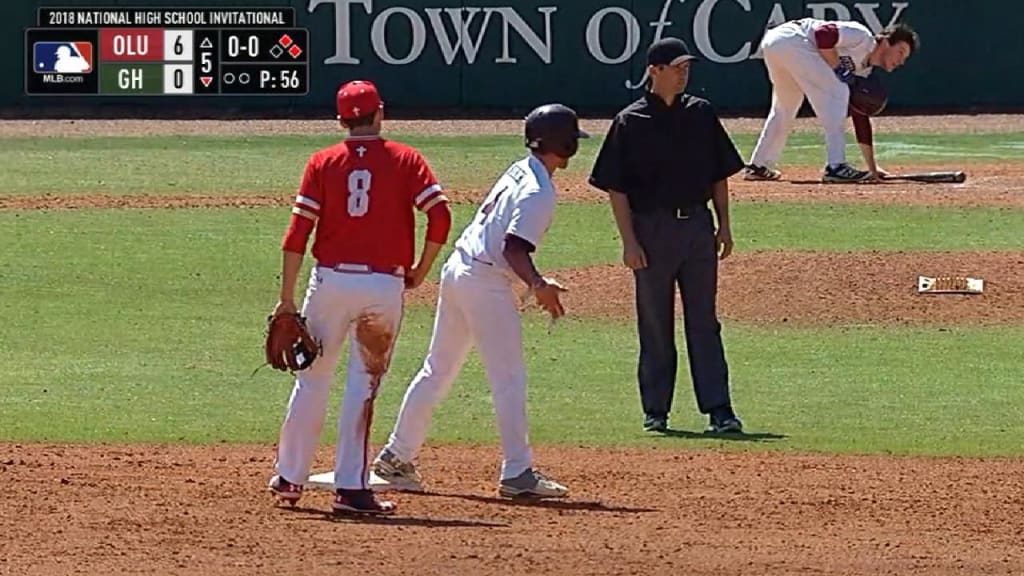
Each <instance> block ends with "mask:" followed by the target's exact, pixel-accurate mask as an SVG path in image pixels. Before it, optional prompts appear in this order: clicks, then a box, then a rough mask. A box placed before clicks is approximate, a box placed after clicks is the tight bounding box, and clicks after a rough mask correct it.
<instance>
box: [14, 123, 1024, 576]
mask: <svg viewBox="0 0 1024 576" xmlns="http://www.w3.org/2000/svg"><path fill="white" fill-rule="evenodd" d="M760 126H761V120H760V119H731V120H728V121H727V128H728V130H729V131H730V133H731V134H732V135H733V136H734V138H735V140H736V142H737V144H738V146H739V148H740V151H741V153H742V154H743V156H744V157H747V156H748V154H749V152H750V150H751V148H752V147H753V144H754V140H755V138H756V135H757V131H758V130H759V129H760ZM606 127H607V121H604V120H600V119H592V120H587V121H585V122H584V128H586V129H588V130H589V131H590V132H591V133H592V134H594V135H595V136H597V137H596V138H594V139H591V140H589V141H585V142H583V147H582V148H581V152H580V154H579V155H578V156H577V157H576V158H575V159H574V160H573V161H572V164H571V166H570V168H569V169H568V171H566V172H564V173H559V174H558V175H557V176H556V183H557V185H558V187H559V191H560V194H561V201H560V204H559V206H558V209H557V212H556V215H555V223H554V225H553V226H552V228H551V230H550V233H549V235H548V236H547V238H546V239H545V243H544V245H543V246H542V247H541V249H540V252H539V257H538V264H539V266H540V267H541V269H542V270H543V271H544V272H545V273H546V274H547V275H548V276H552V277H554V278H556V279H558V280H559V281H561V282H562V283H563V284H565V285H566V286H567V287H568V288H569V292H568V293H567V294H566V297H565V303H566V306H567V310H568V314H569V316H568V317H567V318H566V319H564V320H563V321H562V322H560V323H558V324H557V325H555V326H554V327H553V328H552V329H550V330H549V326H548V322H547V319H546V317H545V316H543V314H542V313H541V312H540V311H539V310H537V309H536V308H531V309H527V310H526V311H524V319H525V325H526V345H527V359H528V366H529V371H530V372H529V377H530V384H529V418H530V423H531V440H532V441H533V442H534V444H535V448H536V454H537V461H538V466H539V467H540V469H542V470H543V471H544V472H545V473H547V474H549V475H550V476H552V477H554V478H556V479H557V480H559V481H561V482H563V483H565V484H567V485H568V486H569V488H570V490H571V495H570V498H569V499H568V500H565V501H557V502H554V501H552V502H542V503H535V504H519V503H513V502H510V501H506V500H501V499H498V498H496V480H497V472H498V466H499V463H500V458H501V455H500V450H499V447H498V443H497V434H496V430H495V424H494V418H493V410H492V406H491V400H490V393H489V388H488V386H487V383H486V380H485V378H484V376H483V372H482V370H481V367H480V364H479V361H478V359H477V358H476V357H475V356H471V360H470V362H469V364H468V365H467V367H466V369H465V370H464V371H463V373H462V375H461V377H460V378H459V380H458V381H457V383H456V385H455V388H454V390H453V392H452V394H451V396H450V397H449V398H448V400H447V401H446V403H445V404H443V405H442V407H441V408H440V410H439V411H438V413H437V414H436V417H435V420H434V425H433V427H432V429H431V434H430V437H429V440H428V447H427V448H426V449H425V451H424V454H423V455H422V457H421V459H420V461H419V468H420V470H421V472H422V473H423V474H424V476H425V481H426V483H427V486H428V489H429V493H428V494H424V495H405V494H399V495H396V496H395V498H394V499H395V501H396V502H397V504H398V506H399V513H398V515H397V516H395V517H391V518H385V519H375V520H362V521H361V520H352V519H347V518H337V517H334V516H333V515H331V514H330V512H329V511H330V497H329V495H328V494H327V493H325V492H311V493H308V494H307V495H306V496H305V497H304V498H303V499H302V501H301V502H300V504H299V505H298V506H297V507H295V508H282V507H277V506H275V504H274V503H273V501H272V500H271V498H270V496H269V494H268V493H267V492H266V482H267V480H268V479H269V476H270V475H271V474H272V464H273V459H274V453H275V446H274V444H275V442H276V439H277V431H278V426H279V425H280V422H281V418H282V416H283V414H284V409H285V405H286V403H287V400H288V394H289V392H290V388H291V381H290V378H289V376H288V375H287V374H283V373H281V372H275V371H273V370H271V369H269V368H263V369H262V370H259V371H257V372H256V373H255V374H254V373H253V371H254V370H255V369H256V368H258V367H259V366H260V365H261V364H262V362H263V356H262V354H263V352H262V346H263V337H264V329H265V326H266V324H265V319H266V315H267V314H268V313H269V312H270V310H271V308H272V307H273V305H274V303H275V301H276V295H277V289H278V277H277V276H278V274H279V266H280V252H279V245H280V239H281V236H282V234H283V231H284V229H285V227H286V226H287V222H288V218H289V213H290V206H291V203H292V200H293V198H294V194H295V189H296V187H297V185H298V181H299V178H300V176H301V172H302V167H303V165H304V162H305V160H306V159H307V158H308V156H309V155H310V154H311V153H312V152H313V151H315V150H316V149H318V148H320V147H322V146H325V145H328V144H329V143H332V142H334V141H336V140H337V139H338V138H339V137H340V133H339V132H338V131H337V128H336V126H335V124H334V123H333V122H331V121H305V122H284V121H236V122H218V121H201V122H200V121H189V122H174V121H78V122H71V121H4V122H0V174H2V175H3V178H2V180H0V230H2V231H3V232H2V234H3V240H4V241H3V242H2V243H0V278H2V281H0V317H2V318H3V322H0V350H2V351H3V355H4V369H3V370H2V371H0V482H2V485H3V492H4V494H3V496H4V497H3V498H0V529H2V530H3V532H4V534H5V535H6V536H5V537H4V538H2V539H0V574H4V575H6V574H10V575H18V576H22V575H58V574H97V575H100V574H102V575H107V574H162V575H183V576H184V575H187V576H195V575H198V574H213V575H219V574H246V575H257V574H266V575H275V576H280V575H284V574H310V575H319V574H324V575H327V574H330V575H335V576H336V575H340V574H373V575H375V576H391V575H400V574H419V575H434V574H436V575H442V574H443V575H448V574H474V575H489V574H495V575H497V574H500V575H502V576H507V575H512V574H580V575H583V574H649V573H663V574H691V575H699V574H708V575H716V576H717V575H722V574H740V573H743V574H759V575H782V574H843V575H878V574H899V575H936V576H937V575H949V574H986V575H1004V574H1005V575H1011V574H1021V573H1024V545H1022V542H1024V386H1022V384H1024V353H1022V350H1024V344H1022V343H1024V144H1022V142H1024V117H1019V116H999V115H989V116H948V117H936V116H932V117H920V118H914V117H890V118H881V119H879V122H877V123H876V131H877V133H878V156H879V161H880V164H881V165H882V166H883V167H884V168H886V169H887V170H889V171H890V172H899V171H909V170H954V169H956V170H964V171H965V172H967V180H966V182H964V183H962V184H914V183H908V182H891V183H880V184H871V185H816V184H793V183H789V182H775V183H757V184H754V183H747V182H743V181H742V180H740V179H739V177H737V178H735V179H734V180H733V182H732V198H733V205H732V206H733V207H732V212H733V234H734V237H735V240H736V251H735V253H734V255H733V256H732V257H730V258H729V259H727V260H725V261H724V262H723V263H722V266H721V273H720V281H719V293H720V298H719V309H720V314H721V317H722V321H723V336H724V340H725V346H726V356H727V359H728V361H729V366H730V371H731V377H732V389H733V396H734V401H735V406H736V409H737V411H738V413H739V414H740V416H741V417H742V418H743V419H744V422H745V424H746V427H747V431H748V433H747V434H745V435H742V436H730V437H714V436H707V435H705V434H703V433H702V428H703V425H704V424H705V420H704V418H703V417H702V416H701V415H699V414H698V413H697V410H696V407H695V402H694V399H693V394H692V391H691V389H690V384H689V376H688V373H687V370H686V364H685V362H681V363H680V371H679V385H678V387H677V390H676V398H675V407H674V413H673V415H672V420H671V427H672V429H671V430H670V431H669V433H668V434H665V435H651V434H648V433H644V432H642V431H641V423H642V415H641V413H640V408H639V398H638V394H637V389H636V381H635V371H636V354H637V346H638V345H637V341H636V329H635V326H634V320H633V317H634V316H633V311H632V302H633V297H632V290H633V286H632V278H631V275H630V273H629V271H628V270H627V269H625V268H624V267H622V266H621V265H620V264H619V260H620V245H619V240H618V236H617V232H616V230H615V226H614V223H613V220H612V216H611V212H610V209H609V207H608V205H607V203H606V202H605V198H604V197H603V195H602V194H601V193H599V192H598V191H596V190H594V189H591V188H588V187H587V185H586V175H587V174H588V172H589V169H590V167H591V165H592V161H593V158H594V155H595V154H596V151H597V149H598V146H599V144H600V136H601V135H603V133H604V131H605V129H606ZM385 130H386V134H387V135H388V136H389V137H392V138H394V139H397V140H401V141H404V142H407V143H409V144H412V145H414V146H417V147H418V148H419V149H420V150H421V151H422V152H423V153H424V155H425V157H426V158H427V160H428V161H429V162H430V163H431V165H432V166H433V168H434V170H435V172H436V173H437V175H438V177H439V178H440V179H441V181H442V182H443V184H444V185H445V187H446V188H447V189H448V190H449V195H450V197H451V198H452V199H453V202H454V207H453V211H454V216H455V227H454V229H453V234H457V233H458V232H459V231H461V228H462V226H463V225H464V224H465V223H466V222H467V220H468V218H469V217H470V216H471V214H472V213H473V212H474V210H475V209H476V207H475V202H476V201H477V200H478V199H480V198H481V197H482V195H483V194H484V193H485V191H486V190H487V189H488V188H489V187H490V184H491V181H492V179H493V178H494V177H496V176H497V175H498V174H499V173H500V172H501V171H502V170H503V169H504V168H505V167H506V166H507V164H508V163H510V162H512V161H514V160H515V159H517V158H519V157H520V156H521V155H523V154H524V153H525V149H524V148H523V147H522V140H521V137H520V136H519V134H520V130H521V123H520V122H519V121H515V120H510V121H487V122H483V121H444V122H428V121H394V122H390V123H386V127H385ZM848 140H849V141H850V142H851V143H852V141H853V139H852V137H850V138H848ZM823 156H824V154H823V150H822V138H821V135H820V133H819V131H818V129H817V127H816V124H815V123H814V120H813V119H801V121H800V124H799V128H798V130H797V132H796V133H795V134H794V135H793V136H791V138H790V140H789V146H788V148H787V150H786V154H785V156H784V162H785V166H784V169H785V170H786V177H787V178H803V179H807V178H815V177H817V176H818V175H819V173H820V169H821V164H822V161H823ZM850 157H851V158H852V159H854V160H856V161H858V162H859V160H860V156H859V152H858V151H857V150H856V148H855V145H852V144H851V146H850ZM421 224H422V223H421ZM453 239H454V236H453ZM447 249H448V250H450V249H451V246H450V245H449V246H448V247H447ZM446 253H447V250H446ZM442 259H443V258H442ZM308 265H309V259H308V258H307V266H308ZM921 275H923V276H970V277H975V278H982V279H984V281H985V285H984V293H983V294H973V295H961V294H943V295H938V294H927V295H923V294H918V293H917V279H918V276H921ZM431 278H432V280H435V281H436V279H437V272H436V271H435V273H433V274H432V275H431ZM435 295H436V290H435V283H434V282H431V283H429V284H428V285H426V286H424V287H422V288H420V289H418V290H417V291H415V292H412V293H409V294H408V296H407V300H406V302H407V311H406V316H405V320H404V322H403V327H402V332H401V336H400V338H399V341H398V345H397V350H396V355H395V358H394V364H393V369H392V371H391V373H390V374H389V376H388V377H387V378H386V380H385V382H384V385H383V388H382V393H381V397H380V399H379V400H378V405H377V410H376V414H377V417H376V420H375V422H374V427H373V442H374V448H376V447H379V445H380V443H381V442H382V441H383V439H384V438H385V437H386V434H387V433H388V432H389V431H390V428H391V425H392V423H393V422H394V418H395V416H396V412H397V409H398V404H399V402H400V400H401V397H402V394H403V393H404V391H405V387H406V385H407V384H408V382H409V380H410V379H411V377H412V375H413V374H414V372H415V371H416V369H417V368H418V367H419V364H420V362H421V361H422V358H423V355H424V353H425V351H426V346H427V341H428V338H429V336H430V326H431V322H432V315H433V300H434V297H435ZM678 332H679V335H678V344H679V347H680V354H681V355H685V352H684V340H683V338H682V334H681V329H680V330H679V331H678ZM684 357H685V356H684ZM340 401H341V388H340V386H339V387H336V389H335V390H334V392H333V396H332V407H331V410H330V412H329V414H328V425H327V426H325V429H324V435H323V438H322V441H323V446H322V449H321V451H320V453H319V456H318V460H317V465H316V469H317V470H327V469H329V468H330V467H331V465H332V461H331V458H332V457H333V441H334V426H333V424H332V422H333V419H334V417H335V416H336V414H337V411H338V404H339V403H340Z"/></svg>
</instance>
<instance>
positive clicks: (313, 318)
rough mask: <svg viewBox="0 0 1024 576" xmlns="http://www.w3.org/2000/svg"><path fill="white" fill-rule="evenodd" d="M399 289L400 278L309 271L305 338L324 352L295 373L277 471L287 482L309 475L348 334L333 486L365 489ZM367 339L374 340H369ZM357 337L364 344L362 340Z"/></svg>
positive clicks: (396, 326)
mask: <svg viewBox="0 0 1024 576" xmlns="http://www.w3.org/2000/svg"><path fill="white" fill-rule="evenodd" d="M404 288H405V286H404V282H403V281H402V279H401V278H398V277H395V276H390V275H387V274H370V273H366V274H361V273H340V272H335V271H333V270H331V269H324V268H314V269H313V271H312V273H311V275H310V280H309V288H308V290H307V291H306V300H305V303H304V304H303V309H302V313H303V314H304V315H305V316H306V318H307V321H308V325H309V331H310V334H311V335H312V336H313V337H314V338H316V339H317V340H320V341H321V345H322V348H323V355H322V356H320V357H319V358H317V359H316V361H315V362H314V363H313V365H312V366H310V367H309V368H307V369H306V370H303V371H302V372H299V373H297V375H296V378H295V386H294V388H293V389H292V395H291V399H290V400H289V402H288V412H287V414H286V416H285V419H284V423H283V424H282V426H281V438H280V441H279V443H278V450H277V465H276V469H277V473H278V474H280V475H281V476H283V477H284V478H285V479H286V480H288V481H289V482H295V483H303V482H305V481H306V479H307V478H308V477H309V472H310V468H311V467H312V465H313V459H314V458H315V457H316V449H317V447H318V446H319V445H320V432H321V429H322V428H323V424H324V418H325V416H326V411H327V400H328V396H329V395H330V391H331V386H332V385H333V384H334V379H335V369H336V368H337V365H338V359H339V357H340V355H341V350H342V346H343V345H344V343H345V339H346V337H347V338H348V339H349V345H350V349H349V359H348V370H347V379H346V383H345V396H344V399H343V400H342V407H341V413H340V414H339V415H338V444H337V448H336V454H335V464H334V485H335V488H344V489H349V490H354V489H363V488H366V487H367V481H368V479H369V470H368V468H367V456H368V454H367V449H368V446H367V442H368V436H369V432H370V426H371V424H372V422H373V404H374V400H375V399H376V397H377V389H378V387H379V386H380V381H381V378H382V377H383V373H384V372H386V370H387V366H388V363H389V362H390V358H391V350H392V348H393V346H394V340H395V336H396V335H397V334H398V330H399V326H400V324H401V319H402V292H403V290H404ZM368 334H371V335H372V334H376V335H377V338H374V339H371V338H369V337H368V336H367V335H368ZM388 334H390V335H391V336H390V340H388V339H387V337H386V335H388ZM360 335H362V337H363V339H365V340H368V342H360V339H359V336H360ZM381 335H384V337H381ZM370 340H372V341H370ZM381 351H383V352H384V353H383V354H381V353H380V352H381ZM368 365H369V366H370V369H369V370H368V368H367V366H368ZM370 372H373V374H371V373H370Z"/></svg>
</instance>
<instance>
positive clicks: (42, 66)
mask: <svg viewBox="0 0 1024 576" xmlns="http://www.w3.org/2000/svg"><path fill="white" fill-rule="evenodd" d="M32 54H33V56H34V59H35V72H36V73H37V74H51V73H53V72H57V73H60V74H87V73H89V72H92V62H93V59H92V43H91V42H36V43H35V44H34V45H33V46H32Z"/></svg>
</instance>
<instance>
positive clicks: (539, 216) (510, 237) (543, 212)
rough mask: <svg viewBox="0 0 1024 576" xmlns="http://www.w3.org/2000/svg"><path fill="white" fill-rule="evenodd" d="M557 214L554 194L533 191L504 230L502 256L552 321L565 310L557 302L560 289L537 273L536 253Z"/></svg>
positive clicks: (521, 203) (525, 198)
mask: <svg viewBox="0 0 1024 576" xmlns="http://www.w3.org/2000/svg"><path fill="white" fill-rule="evenodd" d="M554 211H555V195H554V192H553V191H551V192H550V193H544V192H542V191H541V190H533V191H530V192H528V193H526V194H524V195H523V196H522V197H521V198H520V199H519V200H518V202H516V206H515V208H514V209H513V210H512V218H511V219H510V220H509V223H508V227H507V228H506V229H505V242H504V246H503V248H502V256H504V257H505V261H506V262H508V265H509V268H511V269H512V272H514V273H515V275H516V276H518V277H519V279H520V280H522V281H523V282H524V283H526V285H527V286H529V287H530V289H531V290H532V291H533V293H534V296H536V298H537V302H538V303H539V304H540V305H541V307H543V308H544V309H545V310H547V312H548V314H551V317H552V318H560V317H562V316H564V315H565V308H563V307H562V303H561V302H560V301H559V299H558V293H559V292H561V290H562V289H561V288H560V287H559V286H557V285H555V284H552V283H550V282H548V281H547V280H546V279H545V278H544V276H543V275H542V274H541V273H540V272H538V271H537V267H536V265H535V264H534V263H533V257H532V256H531V253H533V252H534V251H535V250H536V249H537V245H538V244H540V240H541V238H542V237H543V236H544V233H545V232H546V231H547V229H548V226H550V225H551V219H552V216H553V215H554Z"/></svg>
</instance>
